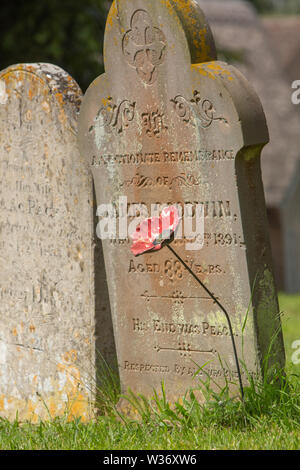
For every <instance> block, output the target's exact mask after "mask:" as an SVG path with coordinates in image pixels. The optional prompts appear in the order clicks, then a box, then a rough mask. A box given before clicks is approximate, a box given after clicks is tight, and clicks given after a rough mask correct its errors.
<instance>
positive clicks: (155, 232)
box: [131, 206, 180, 256]
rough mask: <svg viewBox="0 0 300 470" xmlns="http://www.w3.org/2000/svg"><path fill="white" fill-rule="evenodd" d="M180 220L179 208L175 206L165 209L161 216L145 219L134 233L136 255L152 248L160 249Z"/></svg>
mask: <svg viewBox="0 0 300 470" xmlns="http://www.w3.org/2000/svg"><path fill="white" fill-rule="evenodd" d="M179 222H180V219H179V215H178V210H177V208H176V207H175V206H170V207H166V208H165V209H163V210H162V212H161V215H160V216H159V217H151V218H149V219H145V220H143V222H142V223H141V224H140V225H139V226H138V227H137V228H136V231H135V233H134V234H133V235H132V240H133V243H132V245H131V251H132V253H133V254H134V256H138V255H141V254H142V253H145V252H146V251H150V250H151V251H155V250H160V248H161V247H162V243H163V242H164V241H165V240H167V239H169V238H170V237H171V235H172V234H173V233H174V232H175V230H176V229H177V227H178V225H179Z"/></svg>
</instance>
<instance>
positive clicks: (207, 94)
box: [79, 0, 284, 399]
mask: <svg viewBox="0 0 300 470" xmlns="http://www.w3.org/2000/svg"><path fill="white" fill-rule="evenodd" d="M104 60H105V70H106V73H105V74H103V75H102V76H100V77H98V78H97V79H96V80H95V81H94V82H93V84H92V85H91V86H90V88H89V89H88V91H87V93H86V95H85V97H84V100H83V104H82V108H81V114H80V124H79V142H80V151H81V153H82V155H83V156H84V157H85V158H86V159H87V160H88V161H89V163H90V165H91V167H92V171H93V176H94V182H95V187H96V196H97V203H98V204H99V205H100V204H109V203H113V205H114V207H115V208H116V214H118V215H119V219H120V218H121V216H122V220H123V221H124V219H123V216H124V214H123V213H121V210H122V207H120V206H119V201H123V200H122V199H120V197H124V196H126V197H127V198H128V205H131V204H137V203H143V204H144V205H145V206H147V209H148V214H150V206H151V204H175V203H179V204H181V205H183V204H184V203H190V204H193V205H196V204H200V205H202V207H203V210H204V224H205V233H204V246H203V248H202V249H201V250H198V251H190V250H189V249H188V244H187V240H184V239H183V240H174V241H173V242H172V247H173V248H174V250H176V252H177V253H178V254H179V255H180V256H181V257H182V258H183V260H184V261H185V262H186V263H187V265H188V266H189V267H190V268H191V269H192V270H193V272H194V273H195V274H196V275H197V276H198V277H199V278H200V279H201V280H202V281H203V282H204V283H205V285H206V286H207V287H208V288H209V289H210V291H212V292H213V293H214V295H215V296H216V297H217V298H218V300H219V301H220V302H221V303H222V304H223V305H224V307H225V308H226V309H227V311H228V313H229V315H230V318H231V323H232V326H233V331H234V337H235V342H236V346H237V351H238V356H239V358H240V361H241V363H242V360H244V362H245V364H246V366H247V369H248V372H249V374H252V375H253V376H257V375H260V373H261V371H262V363H263V359H264V357H265V356H266V354H267V352H268V349H269V346H270V344H271V339H272V338H273V336H274V335H275V333H276V332H277V333H278V334H277V336H276V337H275V339H274V342H273V343H272V344H273V347H272V348H271V357H270V362H269V367H271V366H274V367H275V366H276V367H277V368H278V367H282V366H283V364H284V351H283V343H282V335H281V330H280V320H279V318H278V303H277V296H276V291H275V287H274V282H273V274H272V267H271V264H272V263H271V257H270V247H269V240H268V233H267V223H266V210H265V202H264V193H263V187H262V181H261V171H260V152H261V149H262V147H263V145H264V144H265V143H266V142H267V141H268V132H267V126H266V122H265V117H264V113H263V110H262V107H261V104H260V102H259V99H258V97H257V96H256V94H255V93H254V91H253V90H252V88H251V87H250V85H249V84H248V83H247V81H246V80H245V78H244V77H243V76H242V75H241V74H240V73H239V72H238V71H237V70H236V69H235V68H234V67H231V66H229V65H227V64H225V63H222V62H218V61H217V60H216V53H215V46H214V42H213V38H212V35H211V33H210V29H209V26H208V25H207V23H206V21H205V18H204V17H203V14H202V12H201V10H200V9H199V7H198V5H197V4H196V3H195V2H194V1H191V0H182V1H172V0H123V1H114V3H113V5H112V7H111V10H110V13H109V16H108V19H107V25H106V32H105V44H104ZM123 209H124V207H123ZM122 223H123V222H122ZM122 227H123V225H122ZM122 230H123V229H122ZM122 236H123V233H122V235H121V236H119V239H117V240H104V241H103V246H104V256H105V264H106V270H107V276H108V282H109V292H110V300H111V307H112V315H113V324H114V331H115V339H116V345H117V353H118V362H119V368H120V376H121V384H122V389H123V390H124V391H126V390H127V388H128V387H130V388H131V389H133V391H135V392H142V393H144V394H146V395H149V394H150V395H151V394H152V390H153V388H156V389H159V388H160V384H161V382H162V381H164V382H165V385H166V391H167V395H168V397H169V398H171V399H172V398H175V397H178V396H179V395H181V394H183V393H184V392H185V391H186V389H187V388H189V387H196V386H197V383H198V382H197V379H196V378H194V374H195V372H196V371H197V370H198V367H201V366H204V365H205V367H204V370H201V371H199V373H198V377H200V379H202V380H205V378H206V377H207V376H209V377H211V378H212V379H213V381H214V382H216V383H218V384H220V385H224V384H225V381H226V380H229V381H230V380H232V381H234V382H235V383H238V380H237V367H236V363H235V359H234V354H233V348H232V342H231V337H230V335H229V328H228V323H227V321H226V317H225V315H224V313H223V312H222V311H221V310H220V308H219V307H218V305H217V304H216V303H214V301H213V300H212V299H211V298H210V297H209V296H208V295H207V294H206V293H205V291H204V290H203V289H202V288H201V287H200V286H199V285H198V284H197V282H196V281H195V279H193V277H192V276H191V275H190V273H189V272H188V271H187V270H186V269H184V268H183V267H182V265H181V264H180V262H179V261H178V260H177V258H176V257H175V256H172V254H171V253H170V251H169V250H168V249H167V247H165V248H162V249H161V250H160V251H157V252H148V253H147V254H144V255H142V256H140V257H138V258H135V257H134V256H133V255H132V253H131V252H130V240H128V239H127V240H122V239H121V238H122ZM242 379H243V383H244V384H245V383H246V382H247V374H246V373H245V369H244V368H243V367H242ZM233 391H234V392H236V391H237V389H236V388H235V386H233Z"/></svg>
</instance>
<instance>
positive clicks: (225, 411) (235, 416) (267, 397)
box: [123, 371, 300, 431]
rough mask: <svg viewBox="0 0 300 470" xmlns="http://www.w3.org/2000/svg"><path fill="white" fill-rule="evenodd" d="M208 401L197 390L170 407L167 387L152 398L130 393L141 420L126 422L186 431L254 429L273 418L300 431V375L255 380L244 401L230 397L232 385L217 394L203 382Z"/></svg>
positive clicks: (188, 393)
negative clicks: (199, 429) (218, 427)
mask: <svg viewBox="0 0 300 470" xmlns="http://www.w3.org/2000/svg"><path fill="white" fill-rule="evenodd" d="M199 389H200V390H201V392H202V393H203V394H204V396H205V402H204V403H201V402H199V401H198V400H197V398H196V393H195V392H196V390H197V389H193V390H189V391H188V392H187V393H186V394H185V396H184V397H183V398H182V399H180V400H178V401H176V402H175V403H174V404H171V403H170V402H169V401H168V400H167V397H166V392H165V387H164V384H163V383H162V384H161V390H160V393H158V392H157V391H154V393H153V397H152V398H151V399H146V398H145V397H144V396H143V395H141V394H139V395H136V394H134V393H133V392H132V391H131V390H129V391H128V393H127V394H125V395H123V398H124V399H127V400H128V402H129V403H130V405H131V407H133V409H134V410H135V411H136V413H137V415H138V420H133V419H131V418H128V417H126V416H123V419H124V421H125V422H127V423H130V422H131V423H132V422H138V421H140V423H141V424H146V425H147V426H151V427H152V428H153V429H155V428H156V427H166V428H167V429H170V428H174V427H176V428H181V429H182V430H183V431H184V430H185V429H191V428H192V427H194V428H203V427H207V428H209V427H211V426H220V427H231V428H234V429H237V428H239V429H244V430H246V429H247V428H249V427H252V426H255V424H256V423H257V422H259V421H260V420H261V419H265V418H268V417H269V418H270V417H272V420H273V421H277V422H278V423H280V424H284V425H288V426H289V427H292V428H293V429H295V428H297V429H300V386H299V376H289V378H287V376H286V374H284V373H283V372H282V371H280V372H278V373H277V374H276V375H274V377H273V379H272V380H269V381H266V380H261V381H259V380H254V379H253V378H251V380H250V384H249V386H247V387H245V389H244V400H241V399H240V398H238V397H233V398H232V397H231V393H230V389H229V384H226V386H225V387H224V388H223V389H222V390H221V391H218V392H215V391H213V389H212V386H211V381H210V379H208V380H207V381H206V382H203V381H202V383H201V388H200V387H199Z"/></svg>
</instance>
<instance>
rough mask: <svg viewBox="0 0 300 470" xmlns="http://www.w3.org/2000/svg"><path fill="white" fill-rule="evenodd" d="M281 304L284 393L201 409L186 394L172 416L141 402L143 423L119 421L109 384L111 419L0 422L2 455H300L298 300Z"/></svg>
mask: <svg viewBox="0 0 300 470" xmlns="http://www.w3.org/2000/svg"><path fill="white" fill-rule="evenodd" d="M279 299H280V307H281V311H282V312H283V314H282V324H283V330H284V339H285V348H286V355H287V368H286V371H287V380H286V382H285V383H284V384H283V385H282V387H281V389H278V387H274V386H272V385H269V386H266V385H265V386H258V387H257V388H256V390H254V387H250V388H249V389H246V393H245V401H244V404H242V403H241V401H239V400H226V396H225V395H226V394H224V395H223V396H222V394H219V395H210V396H209V397H208V398H209V400H208V403H207V405H206V406H201V405H198V404H197V402H196V401H195V400H193V397H190V396H187V399H186V401H183V402H181V403H177V406H176V407H175V408H173V409H172V410H171V408H170V407H169V405H168V404H167V403H166V402H165V401H164V399H163V398H161V399H157V400H156V401H154V403H155V405H154V404H153V406H152V409H153V410H155V412H154V413H153V412H152V413H151V411H150V408H149V407H148V405H147V404H146V403H144V402H143V401H142V400H139V405H138V408H139V413H138V415H139V419H137V420H129V419H124V420H122V419H120V417H117V416H116V414H115V413H114V412H113V406H114V403H116V400H117V389H116V387H114V383H113V380H111V381H108V386H106V387H104V389H103V390H102V391H101V392H103V396H104V401H105V402H106V413H105V414H104V415H103V416H99V417H98V418H97V419H96V420H95V421H93V422H89V423H83V422H81V420H80V418H78V419H75V420H73V421H68V419H67V413H66V416H65V417H64V418H56V419H54V420H49V421H47V422H46V421H44V422H39V423H38V424H31V423H29V422H27V423H20V422H19V421H18V417H16V419H15V421H14V422H12V423H9V422H8V421H7V420H5V419H2V420H1V421H0V449H2V450H3V449H14V450H16V449H28V450H31V449H39V450H40V449H48V450H54V449H67V450H69V449H74V450H75V449H77V450H80V449H82V450H83V449H87V450H89V449H101V450H135V449H144V450H196V449H204V450H212V449H231V450H242V449H243V450H244V449H249V450H255V449H269V450H295V449H299V445H300V384H299V371H300V365H299V364H295V362H297V359H298V360H299V354H298V353H297V350H296V349H295V344H294V343H295V341H297V340H300V337H299V332H300V316H299V311H300V296H299V295H287V294H280V297H279ZM293 344H294V349H293V347H292V346H293ZM298 349H299V348H298ZM293 354H294V356H293ZM293 362H294V364H293ZM132 399H133V400H135V397H132Z"/></svg>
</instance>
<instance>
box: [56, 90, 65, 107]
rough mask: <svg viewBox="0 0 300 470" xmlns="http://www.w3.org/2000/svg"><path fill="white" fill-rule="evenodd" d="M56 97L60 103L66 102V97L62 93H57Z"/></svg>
mask: <svg viewBox="0 0 300 470" xmlns="http://www.w3.org/2000/svg"><path fill="white" fill-rule="evenodd" d="M55 98H56V99H57V101H58V102H59V104H61V105H63V104H64V97H63V95H62V93H55Z"/></svg>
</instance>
